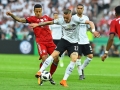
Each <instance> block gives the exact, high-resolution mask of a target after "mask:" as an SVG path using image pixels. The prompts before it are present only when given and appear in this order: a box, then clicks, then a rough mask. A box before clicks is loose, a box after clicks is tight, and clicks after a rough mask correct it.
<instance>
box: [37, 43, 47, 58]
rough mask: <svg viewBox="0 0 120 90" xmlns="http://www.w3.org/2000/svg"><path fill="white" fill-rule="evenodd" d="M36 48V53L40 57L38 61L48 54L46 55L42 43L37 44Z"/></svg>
mask: <svg viewBox="0 0 120 90" xmlns="http://www.w3.org/2000/svg"><path fill="white" fill-rule="evenodd" d="M37 48H38V53H39V55H40V59H41V58H42V57H44V56H47V55H48V53H47V48H46V46H45V45H44V44H42V43H37Z"/></svg>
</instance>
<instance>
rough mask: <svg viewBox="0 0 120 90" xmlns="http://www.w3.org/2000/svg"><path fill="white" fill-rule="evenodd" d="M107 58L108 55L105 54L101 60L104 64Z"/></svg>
mask: <svg viewBox="0 0 120 90" xmlns="http://www.w3.org/2000/svg"><path fill="white" fill-rule="evenodd" d="M107 56H108V54H106V53H105V54H103V56H102V57H101V60H102V61H103V62H104V61H105V59H106V58H107Z"/></svg>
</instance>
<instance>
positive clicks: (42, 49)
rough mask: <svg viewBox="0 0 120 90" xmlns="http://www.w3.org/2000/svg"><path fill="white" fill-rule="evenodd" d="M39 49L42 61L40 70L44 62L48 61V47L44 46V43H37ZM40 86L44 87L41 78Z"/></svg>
mask: <svg viewBox="0 0 120 90" xmlns="http://www.w3.org/2000/svg"><path fill="white" fill-rule="evenodd" d="M37 47H38V52H39V56H40V58H39V60H42V61H41V63H40V68H41V67H42V65H43V63H44V61H45V60H46V59H47V57H48V54H47V49H46V46H45V45H44V43H37ZM38 84H39V85H42V84H43V81H40V77H38Z"/></svg>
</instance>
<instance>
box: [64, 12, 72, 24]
mask: <svg viewBox="0 0 120 90" xmlns="http://www.w3.org/2000/svg"><path fill="white" fill-rule="evenodd" d="M63 17H64V20H65V22H66V23H69V22H70V20H71V14H64V15H63Z"/></svg>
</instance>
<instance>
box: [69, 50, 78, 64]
mask: <svg viewBox="0 0 120 90" xmlns="http://www.w3.org/2000/svg"><path fill="white" fill-rule="evenodd" d="M70 57H71V61H73V62H76V60H77V58H78V53H77V52H73V53H72V54H71V55H70Z"/></svg>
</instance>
